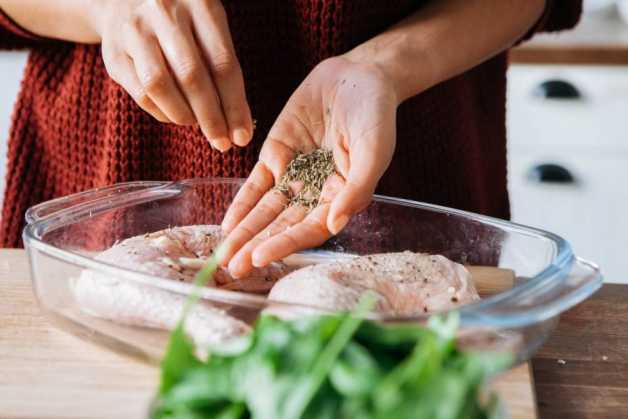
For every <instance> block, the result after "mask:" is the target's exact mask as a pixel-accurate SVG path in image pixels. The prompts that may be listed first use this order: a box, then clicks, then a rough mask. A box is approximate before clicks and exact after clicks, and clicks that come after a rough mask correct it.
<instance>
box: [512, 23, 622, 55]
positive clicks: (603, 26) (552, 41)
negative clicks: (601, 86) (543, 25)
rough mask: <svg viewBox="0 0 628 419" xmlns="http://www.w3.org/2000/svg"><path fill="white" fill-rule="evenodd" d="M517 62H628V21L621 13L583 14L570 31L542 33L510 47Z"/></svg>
mask: <svg viewBox="0 0 628 419" xmlns="http://www.w3.org/2000/svg"><path fill="white" fill-rule="evenodd" d="M510 61H511V62H512V63H516V64H524V63H525V64H600V65H606V64H608V65H626V64H628V24H627V23H624V22H623V21H622V20H621V19H620V18H619V17H618V16H615V15H613V16H610V17H607V18H601V17H591V16H583V17H582V20H581V21H580V23H579V24H578V25H577V26H576V28H574V29H573V30H570V31H563V32H558V33H542V34H538V35H535V36H534V38H533V39H532V40H530V41H528V42H525V43H523V44H522V45H521V46H518V47H517V48H513V49H512V50H511V51H510Z"/></svg>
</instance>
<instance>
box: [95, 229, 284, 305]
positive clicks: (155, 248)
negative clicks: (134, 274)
mask: <svg viewBox="0 0 628 419" xmlns="http://www.w3.org/2000/svg"><path fill="white" fill-rule="evenodd" d="M222 239H223V234H222V231H221V230H220V226H217V225H194V226H185V227H174V228H169V229H166V230H160V231H157V232H155V233H150V234H145V235H142V236H135V237H131V238H129V239H126V240H124V241H122V242H120V243H118V244H116V245H114V246H112V247H111V248H109V249H107V250H105V251H104V252H102V253H101V254H100V255H98V256H97V257H96V260H100V261H103V262H108V263H111V264H112V265H116V266H120V267H123V268H128V269H132V270H135V271H140V272H146V273H149V274H152V275H155V276H158V277H161V278H170V279H174V280H176V281H184V282H191V281H192V280H193V279H194V276H195V275H196V273H197V272H198V271H199V270H200V269H201V268H202V267H203V265H204V264H205V261H206V259H207V258H208V257H209V255H210V254H211V253H212V251H213V250H214V248H215V247H216V246H217V245H218V243H220V242H221V241H222ZM289 271H290V268H288V266H287V265H286V264H284V263H282V262H275V263H272V264H270V265H269V266H268V267H266V268H256V269H254V270H253V271H252V272H251V274H249V275H248V276H247V277H245V278H242V279H239V280H234V279H233V278H231V276H230V275H229V273H228V272H227V271H226V270H225V269H222V268H219V269H218V270H217V271H216V273H215V274H214V282H215V284H216V286H217V287H219V288H224V289H229V290H233V291H244V292H251V293H267V292H268V291H269V290H270V288H271V287H272V286H273V284H274V283H275V282H276V281H277V280H278V279H279V278H281V277H282V276H284V275H285V274H286V273H288V272H289Z"/></svg>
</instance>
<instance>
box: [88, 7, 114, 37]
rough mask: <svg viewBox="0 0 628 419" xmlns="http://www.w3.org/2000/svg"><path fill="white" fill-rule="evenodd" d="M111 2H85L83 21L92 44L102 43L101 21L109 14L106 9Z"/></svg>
mask: <svg viewBox="0 0 628 419" xmlns="http://www.w3.org/2000/svg"><path fill="white" fill-rule="evenodd" d="M111 1H112V0H88V1H86V2H85V4H86V6H87V7H86V8H85V11H84V13H85V21H86V22H87V26H88V27H89V28H90V29H91V32H92V34H91V37H92V38H93V40H94V41H95V42H94V43H100V42H102V37H103V26H104V25H103V21H104V20H105V19H106V16H107V15H108V13H109V9H108V8H107V5H108V3H111Z"/></svg>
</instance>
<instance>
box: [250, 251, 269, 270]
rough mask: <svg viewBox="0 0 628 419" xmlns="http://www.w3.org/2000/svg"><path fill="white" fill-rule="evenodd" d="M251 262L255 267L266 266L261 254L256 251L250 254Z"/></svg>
mask: <svg viewBox="0 0 628 419" xmlns="http://www.w3.org/2000/svg"><path fill="white" fill-rule="evenodd" d="M251 262H253V266H255V267H256V268H263V267H264V266H266V264H265V263H264V262H265V261H264V258H263V255H260V253H259V252H256V251H253V254H252V255H251Z"/></svg>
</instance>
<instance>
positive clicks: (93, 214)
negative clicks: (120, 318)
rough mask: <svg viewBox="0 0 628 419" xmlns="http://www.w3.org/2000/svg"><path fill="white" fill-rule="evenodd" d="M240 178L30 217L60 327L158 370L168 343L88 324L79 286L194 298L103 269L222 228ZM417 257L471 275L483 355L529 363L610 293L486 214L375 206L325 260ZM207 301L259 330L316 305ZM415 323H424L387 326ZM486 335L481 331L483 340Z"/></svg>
mask: <svg viewBox="0 0 628 419" xmlns="http://www.w3.org/2000/svg"><path fill="white" fill-rule="evenodd" d="M241 184H242V180H241V179H219V178H211V179H192V180H186V181H181V182H130V183H124V184H118V185H114V186H111V187H107V188H102V189H96V190H92V191H87V192H83V193H79V194H75V195H72V196H68V197H64V198H59V199H55V200H52V201H49V202H46V203H42V204H39V205H37V206H34V207H32V208H31V209H29V211H28V212H27V215H26V217H27V222H28V225H27V227H26V228H25V229H24V235H23V238H24V245H25V247H26V249H27V251H28V255H29V260H30V266H31V271H32V278H33V283H34V289H35V293H36V296H37V298H38V300H39V303H40V305H41V308H42V309H43V311H44V312H45V313H47V314H48V315H49V316H50V317H51V318H52V319H53V320H54V321H55V322H56V323H57V324H58V325H60V326H61V327H62V328H64V329H67V330H68V331H70V332H72V333H74V334H76V335H79V336H81V337H83V338H86V339H89V340H91V341H94V342H97V343H99V344H101V345H105V346H107V347H109V348H112V349H114V350H115V351H118V352H122V353H125V354H128V355H133V356H135V357H138V358H140V359H142V360H145V361H148V362H151V363H155V362H157V361H158V360H159V359H160V357H161V355H162V353H163V350H164V348H165V342H166V339H167V335H168V333H167V332H166V331H163V330H157V329H151V328H144V327H133V326H127V325H124V324H119V323H116V322H113V321H108V320H103V319H100V318H96V317H93V316H90V315H89V314H86V313H85V312H83V311H82V310H80V308H79V307H78V306H77V301H75V298H74V295H73V293H72V291H71V283H72V281H73V280H74V279H75V278H78V277H79V276H80V275H81V272H83V271H84V270H91V271H94V272H98V273H100V274H104V275H108V276H109V277H111V278H115V279H116V280H117V281H129V283H135V284H143V285H144V286H148V287H151V288H154V289H155V290H159V292H164V293H172V294H178V295H183V296H185V295H186V294H189V293H190V291H191V290H192V286H191V285H190V284H187V283H181V282H176V281H173V280H170V279H166V278H158V277H155V276H151V275H148V274H146V273H142V272H136V271H131V270H128V269H124V268H120V267H118V266H115V265H111V264H107V263H103V262H100V261H98V260H95V259H94V256H95V255H97V254H98V253H99V252H101V251H103V250H105V249H107V248H109V247H110V246H112V245H113V244H114V243H115V242H116V241H117V240H122V239H125V238H128V237H132V236H136V235H139V234H144V233H148V232H154V231H157V230H161V229H164V228H167V227H171V226H184V225H196V224H220V221H221V220H222V217H223V215H224V213H225V211H226V209H227V207H228V205H229V203H230V202H231V200H232V199H233V197H234V196H235V193H236V192H237V190H238V189H239V187H240V186H241ZM404 250H412V251H418V252H426V253H431V254H441V255H444V256H446V257H448V258H449V259H452V260H454V261H456V262H459V263H462V264H464V265H465V266H467V267H468V268H469V270H470V271H471V273H472V275H473V279H474V281H475V282H476V286H477V287H478V290H479V292H480V295H481V297H482V299H481V300H480V301H478V302H475V303H472V304H469V305H466V306H462V307H461V308H459V312H460V318H461V324H462V327H461V342H462V343H463V344H465V345H469V346H472V347H476V348H495V347H496V346H499V347H503V346H504V345H510V346H509V347H510V348H512V349H513V350H514V351H515V354H516V356H517V359H518V360H519V361H523V360H526V359H528V358H529V357H530V356H532V354H533V353H534V352H535V351H536V350H537V349H538V348H539V346H540V345H542V344H543V342H545V340H546V339H547V337H548V335H549V334H550V333H551V331H552V330H553V328H554V327H555V325H556V322H557V319H558V317H559V315H560V314H561V313H562V312H564V311H565V310H567V309H569V308H570V307H573V306H574V305H576V304H578V303H579V302H581V301H582V300H584V299H585V298H587V297H588V296H590V295H591V294H592V293H593V292H595V291H596V290H597V289H598V288H599V287H600V285H601V283H602V276H601V274H600V271H599V269H598V268H597V267H596V266H595V265H594V264H593V263H591V262H588V261H585V260H583V259H580V258H578V257H576V256H574V255H573V253H572V251H571V248H570V246H569V244H568V243H567V242H566V241H565V240H563V239H562V238H560V237H558V236H556V235H554V234H552V233H548V232H545V231H541V230H538V229H534V228H530V227H526V226H521V225H517V224H514V223H510V222H507V221H503V220H498V219H494V218H490V217H486V216H482V215H477V214H472V213H468V212H464V211H459V210H454V209H450V208H445V207H440V206H436V205H430V204H424V203H419V202H414V201H408V200H402V199H395V198H389V197H384V196H376V197H375V199H374V200H373V202H372V203H371V204H370V206H369V207H368V208H367V209H366V210H365V211H364V212H362V213H361V214H359V215H358V216H356V217H354V219H352V220H351V222H350V223H349V225H348V226H347V227H346V228H345V229H344V230H343V231H342V232H341V233H340V234H339V235H338V236H336V237H334V238H333V239H331V240H329V241H328V242H327V243H325V244H324V245H323V246H321V248H319V249H317V251H320V252H324V253H322V254H328V253H329V252H335V254H338V253H342V254H368V253H381V252H398V251H404ZM202 299H203V300H204V301H205V302H206V303H208V304H212V305H216V306H220V307H222V308H223V309H226V310H227V311H228V312H229V314H231V315H232V316H235V317H237V318H239V319H240V320H243V321H245V322H247V323H251V322H253V321H254V320H255V318H256V317H257V315H258V314H259V313H260V312H261V311H263V310H266V309H271V310H281V311H283V312H290V313H294V314H299V313H300V312H301V313H305V312H311V311H312V310H317V308H316V307H307V306H303V305H296V304H286V303H279V302H274V301H271V300H268V299H267V298H266V297H265V296H263V295H253V294H245V293H240V292H234V291H226V290H221V289H216V288H205V289H204V290H203V292H202ZM372 317H373V318H374V319H376V320H380V321H386V322H417V323H421V322H424V321H426V320H427V316H425V315H417V316H412V317H404V318H399V317H390V316H383V315H373V316H372ZM478 330H482V331H483V332H484V333H477V332H478Z"/></svg>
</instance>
